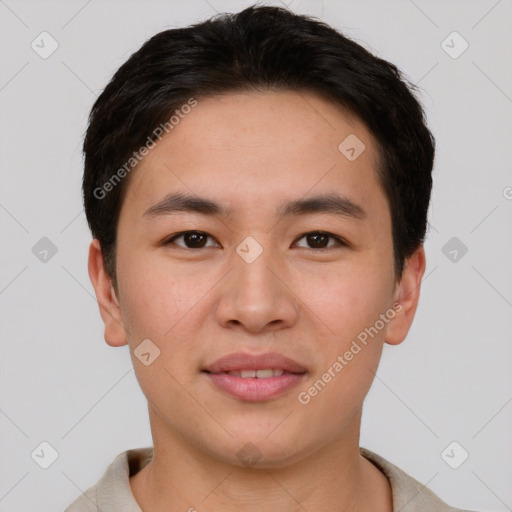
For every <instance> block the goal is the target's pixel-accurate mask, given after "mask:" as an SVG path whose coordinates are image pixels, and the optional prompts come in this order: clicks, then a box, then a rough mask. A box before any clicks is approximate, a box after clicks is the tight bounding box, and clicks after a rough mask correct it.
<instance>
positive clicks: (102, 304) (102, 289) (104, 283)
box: [89, 238, 127, 347]
mask: <svg viewBox="0 0 512 512" xmlns="http://www.w3.org/2000/svg"><path fill="white" fill-rule="evenodd" d="M89 277H90V279H91V283H92V285H93V286H94V291H95V293H96V300H97V301H98V305H99V308H100V314H101V318H102V320H103V323H104V324H105V341H106V342H107V343H108V344H109V345H110V346H111V347H120V346H122V345H126V344H127V338H126V331H125V328H124V325H123V319H122V316H121V308H120V306H119V301H118V299H117V296H116V292H115V290H114V286H113V284H112V279H111V278H110V277H109V275H108V274H107V272H106V270H105V262H104V260H103V254H102V252H101V246H100V242H99V240H98V239H97V238H95V239H94V240H93V241H92V242H91V245H90V247H89Z"/></svg>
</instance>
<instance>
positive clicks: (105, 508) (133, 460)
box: [64, 448, 470, 512]
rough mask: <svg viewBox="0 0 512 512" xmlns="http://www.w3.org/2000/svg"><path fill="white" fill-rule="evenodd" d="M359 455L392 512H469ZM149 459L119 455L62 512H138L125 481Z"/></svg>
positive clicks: (136, 453) (145, 454)
mask: <svg viewBox="0 0 512 512" xmlns="http://www.w3.org/2000/svg"><path fill="white" fill-rule="evenodd" d="M360 453H361V455H362V456H363V457H365V458H366V459H368V460H369V461H371V462H372V463H373V464H374V465H375V466H377V467H378V468H379V469H380V470H381V471H382V473H384V474H385V475H386V476H387V478H388V480H389V482H390V484H391V490H392V493H393V512H470V511H467V510H461V509H458V508H452V507H450V506H448V505H447V504H446V503H444V502H443V501H441V500H440V499H439V498H438V497H437V496H436V495H435V494H434V493H433V492H432V491H429V490H428V489H427V488H426V487H425V486H424V485H422V484H420V483H419V482H418V481H416V480H414V478H412V477H410V476H409V475H407V474H406V473H404V472H403V471H402V470H401V469H399V468H397V467H396V466H394V465H393V464H391V463H390V462H388V461H387V460H385V459H383V458H382V457H380V456H379V455H377V454H375V453H373V452H371V451H370V450H367V449H365V448H360ZM152 455H153V448H139V449H136V450H128V451H125V452H123V453H121V454H120V455H118V456H117V457H116V459H115V460H114V462H113V463H112V464H111V465H110V466H109V467H108V468H107V471H106V472H105V474H104V475H103V476H102V477H101V479H100V480H99V482H98V483H97V484H96V485H94V486H92V487H90V488H89V489H87V490H86V491H85V493H83V494H82V495H81V496H79V497H78V498H77V499H76V500H75V501H74V502H73V503H72V504H71V505H70V506H69V507H68V508H67V509H66V510H65V511H64V512H142V510H141V508H140V507H139V505H138V504H137V502H136V501H135V498H134V496H133V494H132V490H131V487H130V481H129V477H130V476H133V475H135V474H136V473H137V472H138V471H140V470H141V469H142V468H143V467H144V466H145V465H146V464H147V463H148V462H149V461H150V460H151V457H152Z"/></svg>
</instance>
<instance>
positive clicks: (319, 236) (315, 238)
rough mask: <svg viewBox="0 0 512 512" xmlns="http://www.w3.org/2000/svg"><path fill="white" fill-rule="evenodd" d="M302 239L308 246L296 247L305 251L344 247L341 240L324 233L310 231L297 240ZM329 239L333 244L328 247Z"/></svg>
mask: <svg viewBox="0 0 512 512" xmlns="http://www.w3.org/2000/svg"><path fill="white" fill-rule="evenodd" d="M302 239H306V242H307V244H308V246H306V247H305V246H304V245H298V247H305V248H306V249H328V248H330V247H334V246H336V245H346V244H345V243H344V242H343V240H342V239H341V238H339V237H337V236H335V235H332V234H331V233H326V232H325V231H311V233H306V234H305V235H303V236H302V237H300V238H299V240H302ZM329 239H331V240H334V243H332V244H330V245H329Z"/></svg>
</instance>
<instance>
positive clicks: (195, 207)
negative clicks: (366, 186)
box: [143, 193, 367, 219]
mask: <svg viewBox="0 0 512 512" xmlns="http://www.w3.org/2000/svg"><path fill="white" fill-rule="evenodd" d="M176 212H190V213H199V214H203V215H211V216H221V217H222V216H224V217H229V216H230V215H232V214H233V213H234V210H233V209H232V208H227V207H225V206H222V205H221V204H219V203H216V202H215V201H212V200H211V199H207V198H204V197H199V196H189V195H185V194H182V193H171V194H168V195H167V196H165V197H164V198H163V199H162V200H161V201H159V202H158V203H156V204H154V205H153V206H151V207H149V208H148V209H147V210H146V211H145V212H144V214H143V217H150V218H153V217H159V216H163V215H171V214H173V213H176ZM318 213H330V214H334V215H338V216H341V217H346V218H354V219H365V218H366V217H367V214H366V212H365V210H364V209H363V208H362V207H361V206H359V205H358V204H356V203H354V202H353V201H351V200H350V199H348V198H347V197H345V196H342V195H339V194H321V195H317V196H314V197H310V198H307V199H296V200H293V201H289V202H287V203H285V204H283V205H282V206H281V207H280V208H279V209H278V210H277V216H278V217H279V218H280V219H283V218H285V217H293V216H299V215H310V214H318Z"/></svg>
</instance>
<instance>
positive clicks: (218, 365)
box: [203, 352, 307, 378]
mask: <svg viewBox="0 0 512 512" xmlns="http://www.w3.org/2000/svg"><path fill="white" fill-rule="evenodd" d="M244 370H245V371H247V370H253V371H258V370H260V371H261V370H273V371H274V370H282V371H283V373H285V372H286V373H306V372H307V370H306V368H304V367H303V366H302V365H300V364H299V363H298V362H297V361H294V360H293V359H290V358H289V357H286V356H284V355H282V354H279V353H277V352H266V353H264V354H255V355H251V354H247V353H244V352H236V353H233V354H228V355H226V356H224V357H221V358H220V359H217V360H216V361H214V362H213V363H211V364H210V365H208V366H207V367H206V368H204V370H203V371H206V372H208V373H223V372H226V373H227V372H242V371H244ZM246 376H247V377H249V376H251V375H246ZM267 376H268V377H270V375H261V377H260V378H265V377H267ZM255 377H258V375H255Z"/></svg>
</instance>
